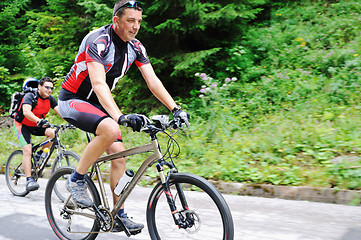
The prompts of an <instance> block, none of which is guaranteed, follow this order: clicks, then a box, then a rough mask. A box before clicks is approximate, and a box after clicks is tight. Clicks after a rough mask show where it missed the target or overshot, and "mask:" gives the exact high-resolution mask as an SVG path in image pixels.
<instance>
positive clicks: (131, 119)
mask: <svg viewBox="0 0 361 240" xmlns="http://www.w3.org/2000/svg"><path fill="white" fill-rule="evenodd" d="M147 122H148V121H147V118H146V117H145V116H144V115H141V114H136V113H134V114H129V115H122V116H120V117H119V119H118V124H120V125H123V126H124V127H131V128H132V129H133V132H135V131H137V132H140V129H141V128H142V127H143V126H144V125H145V124H146V123H147Z"/></svg>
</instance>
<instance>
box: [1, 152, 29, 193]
mask: <svg viewBox="0 0 361 240" xmlns="http://www.w3.org/2000/svg"><path fill="white" fill-rule="evenodd" d="M22 164H23V151H21V150H16V151H14V152H12V153H11V154H10V156H9V158H8V160H7V161H6V165H5V178H6V183H7V185H8V188H9V190H10V192H12V194H14V195H15V196H20V197H24V196H26V195H27V194H28V193H29V191H27V190H26V176H25V172H24V169H23V166H22Z"/></svg>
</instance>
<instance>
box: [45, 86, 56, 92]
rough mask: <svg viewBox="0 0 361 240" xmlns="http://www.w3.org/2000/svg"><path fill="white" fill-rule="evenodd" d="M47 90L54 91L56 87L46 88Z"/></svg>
mask: <svg viewBox="0 0 361 240" xmlns="http://www.w3.org/2000/svg"><path fill="white" fill-rule="evenodd" d="M44 87H45V88H46V89H47V90H51V91H53V89H54V87H49V86H44Z"/></svg>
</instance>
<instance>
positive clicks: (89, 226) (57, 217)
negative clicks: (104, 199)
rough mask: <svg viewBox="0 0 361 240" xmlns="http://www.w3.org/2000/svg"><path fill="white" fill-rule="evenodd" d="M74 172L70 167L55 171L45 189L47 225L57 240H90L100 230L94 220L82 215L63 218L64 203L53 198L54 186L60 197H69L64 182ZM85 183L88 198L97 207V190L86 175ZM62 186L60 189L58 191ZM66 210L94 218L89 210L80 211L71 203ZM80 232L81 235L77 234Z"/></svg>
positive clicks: (98, 202)
mask: <svg viewBox="0 0 361 240" xmlns="http://www.w3.org/2000/svg"><path fill="white" fill-rule="evenodd" d="M73 171H74V168H72V167H62V168H59V169H58V170H56V171H55V172H54V173H53V174H52V175H51V177H50V179H49V181H48V183H47V185H46V189H45V211H46V216H47V218H48V221H49V224H50V226H51V228H52V229H53V231H54V233H55V235H56V236H57V237H58V238H59V239H62V240H64V239H68V240H92V239H95V238H96V237H97V235H98V232H99V230H100V225H99V224H98V222H97V221H96V219H93V218H89V217H84V216H82V215H74V214H73V215H71V214H69V215H68V217H69V218H64V217H63V216H66V214H65V215H62V214H61V212H62V210H63V209H64V208H65V203H64V202H63V201H61V200H59V198H58V197H55V196H54V195H56V194H53V193H54V186H55V184H56V186H57V189H58V190H59V191H62V195H64V196H68V197H69V196H70V192H69V191H68V190H67V189H66V187H65V180H64V179H67V178H68V177H66V176H70V174H71V173H72V172H73ZM85 181H86V182H87V183H88V191H89V196H90V197H91V198H92V199H93V202H94V203H95V204H96V205H97V206H99V205H100V202H101V201H100V197H99V193H98V190H97V189H96V187H95V185H94V182H93V181H92V180H91V179H90V178H89V177H88V176H87V175H86V176H85ZM60 186H62V189H60ZM67 209H72V210H76V211H81V212H82V213H87V214H91V215H93V216H95V214H94V211H93V210H92V209H91V208H86V209H80V208H78V207H77V206H76V205H75V204H73V203H72V202H69V203H68V204H67ZM69 219H70V221H71V224H70V225H69V227H70V230H71V232H69V231H68V224H69ZM78 232H81V233H78Z"/></svg>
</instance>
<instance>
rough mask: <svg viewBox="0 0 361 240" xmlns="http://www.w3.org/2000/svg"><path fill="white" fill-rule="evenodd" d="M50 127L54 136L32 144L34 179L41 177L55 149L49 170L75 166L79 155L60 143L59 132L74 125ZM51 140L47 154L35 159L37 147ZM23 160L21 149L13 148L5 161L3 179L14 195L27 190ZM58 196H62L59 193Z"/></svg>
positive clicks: (21, 193) (53, 170)
mask: <svg viewBox="0 0 361 240" xmlns="http://www.w3.org/2000/svg"><path fill="white" fill-rule="evenodd" d="M50 127H51V128H55V137H54V138H52V139H48V140H45V141H42V142H40V143H38V144H33V146H32V153H31V175H32V176H33V177H34V179H35V181H37V180H38V178H41V177H43V172H44V170H45V168H46V164H47V163H48V162H49V160H50V158H51V156H52V155H53V153H54V152H55V151H56V158H55V160H54V163H53V166H52V169H51V172H55V170H56V169H58V168H60V167H63V166H76V164H77V162H79V160H80V157H79V155H78V154H76V153H75V152H73V151H67V150H66V148H65V146H64V145H62V144H61V142H60V137H59V132H60V131H65V130H66V129H74V128H75V127H74V126H72V125H70V124H67V125H64V124H61V125H53V124H50ZM50 142H53V144H52V145H51V147H50V149H49V152H48V155H47V156H46V158H45V159H43V160H42V161H39V160H40V159H36V158H35V157H34V156H35V154H36V152H37V150H38V149H39V148H41V147H42V146H44V145H46V144H48V143H50ZM22 162H23V151H22V150H15V151H14V152H12V153H11V154H10V156H9V157H8V159H7V161H6V165H5V179H6V183H7V185H8V187H9V190H10V191H11V192H12V193H13V194H14V195H15V196H20V197H24V196H26V195H27V194H28V193H29V191H27V190H26V176H25V173H24V169H23V167H22ZM59 198H63V197H62V196H61V195H59Z"/></svg>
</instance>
